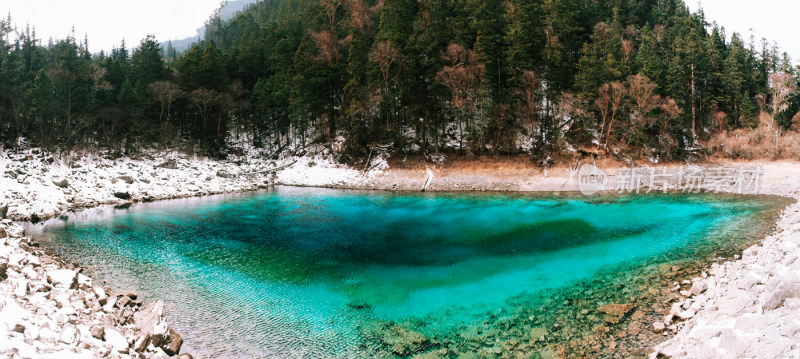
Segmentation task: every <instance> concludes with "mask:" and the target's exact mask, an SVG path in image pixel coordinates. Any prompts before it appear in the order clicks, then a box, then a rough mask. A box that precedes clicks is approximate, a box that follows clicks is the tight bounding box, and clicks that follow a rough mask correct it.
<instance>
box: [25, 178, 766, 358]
mask: <svg viewBox="0 0 800 359" xmlns="http://www.w3.org/2000/svg"><path fill="white" fill-rule="evenodd" d="M774 206H775V204H774V203H771V202H770V201H764V200H763V199H757V198H744V197H713V196H683V195H674V196H652V197H649V196H641V197H610V198H604V199H598V198H584V197H578V196H573V197H569V196H550V197H544V196H526V195H497V194H494V195H475V194H389V193H375V192H357V191H339V190H326V189H307V188H290V187H278V188H277V189H275V190H271V191H267V192H259V193H252V194H243V195H234V196H217V197H209V198H205V199H186V200H175V201H166V202H159V203H151V204H142V205H135V206H133V207H131V208H127V209H110V208H105V209H96V210H89V211H84V212H80V213H77V214H73V215H71V216H69V217H68V218H62V219H58V220H53V221H49V222H46V223H45V224H43V225H39V226H37V227H31V228H29V229H31V230H33V231H35V232H36V233H37V236H39V237H41V238H42V241H44V242H45V244H47V245H48V246H49V247H50V248H51V249H53V250H54V252H56V253H57V254H59V255H61V256H63V257H65V258H66V259H69V260H73V261H76V262H78V263H80V264H83V265H85V266H88V267H89V268H91V269H92V271H93V273H94V275H95V276H96V277H97V278H99V279H102V280H105V281H106V282H108V283H109V284H110V285H111V286H112V287H115V288H118V289H129V290H136V291H139V292H141V293H143V294H144V295H145V296H146V297H147V298H149V299H162V300H165V301H166V302H167V303H168V305H169V309H168V313H169V317H170V321H171V323H172V324H173V325H174V326H175V327H176V329H177V330H178V331H179V332H180V333H182V334H183V336H184V337H185V338H186V344H185V347H184V348H185V350H184V351H186V352H191V353H194V354H200V355H203V356H209V357H354V356H360V355H363V356H371V355H376V353H378V354H388V352H387V350H386V348H385V346H382V344H381V343H376V342H375V341H374V340H367V339H365V337H364V335H363V333H364V328H366V327H370V326H371V325H372V324H374V323H387V322H392V323H414V325H413V326H414V328H413V329H414V330H416V331H418V332H420V333H422V334H423V335H425V336H427V337H429V338H448V337H452V336H454V333H458V332H459V331H461V330H463V329H464V328H468V327H470V326H473V325H476V324H477V323H484V324H485V323H486V322H487V318H490V317H493V316H494V315H496V313H498V312H503V311H505V312H513V311H515V310H518V309H519V308H517V307H519V306H522V305H528V304H520V303H533V302H535V301H536V300H537V298H543V297H545V296H546V293H548V292H549V291H552V290H558V289H563V288H569V287H570V286H572V285H574V284H576V283H578V282H581V281H586V280H591V279H592V278H593V277H595V276H598V275H600V274H607V273H608V271H612V270H613V271H625V270H626V268H634V267H638V266H640V265H642V264H643V263H660V262H669V261H672V260H676V259H678V258H682V257H685V256H700V255H706V254H707V253H708V252H709V250H706V249H704V248H712V247H713V246H714V245H718V244H719V241H721V240H723V239H720V238H723V237H730V238H738V237H737V236H738V235H739V234H740V233H745V232H747V230H748V229H753V228H755V227H754V225H755V224H757V223H760V222H759V221H760V220H761V219H760V217H759V214H760V213H762V212H763V211H765V210H767V209H772V208H774ZM711 234H715V235H711ZM724 240H727V239H724ZM512 298H513V300H511V299H512ZM373 327H374V325H373Z"/></svg>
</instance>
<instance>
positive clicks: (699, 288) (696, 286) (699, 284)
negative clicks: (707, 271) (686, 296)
mask: <svg viewBox="0 0 800 359" xmlns="http://www.w3.org/2000/svg"><path fill="white" fill-rule="evenodd" d="M707 288H708V287H707V285H706V282H705V281H703V280H698V281H695V282H694V283H692V289H691V292H692V295H695V296H696V295H700V294H701V293H703V292H705V291H706V289H707Z"/></svg>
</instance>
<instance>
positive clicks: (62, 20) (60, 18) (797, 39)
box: [0, 0, 800, 63]
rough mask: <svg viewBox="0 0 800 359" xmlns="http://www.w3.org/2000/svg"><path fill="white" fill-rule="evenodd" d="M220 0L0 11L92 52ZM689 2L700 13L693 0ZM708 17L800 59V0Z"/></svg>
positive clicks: (745, 0)
mask: <svg viewBox="0 0 800 359" xmlns="http://www.w3.org/2000/svg"><path fill="white" fill-rule="evenodd" d="M220 3H221V0H0V13H2V14H6V13H8V12H9V11H11V16H12V18H13V20H14V22H15V23H16V24H17V25H18V26H19V27H20V28H24V27H25V24H31V25H34V26H35V27H36V31H37V35H38V37H39V38H41V39H42V40H44V41H45V42H46V41H47V39H48V38H50V37H53V38H63V37H64V36H66V35H68V34H69V33H70V31H71V28H72V26H73V25H75V33H76V36H77V37H78V38H79V39H83V36H84V34H88V35H89V47H90V50H91V51H93V52H97V51H99V50H101V49H103V50H108V49H110V48H111V47H112V46H113V45H119V44H120V42H121V40H122V38H125V40H126V43H127V44H128V45H129V46H135V45H136V44H138V43H139V41H140V40H141V39H142V38H144V37H145V36H146V35H148V34H155V35H156V37H157V38H158V39H159V40H161V41H166V40H169V39H182V38H185V37H189V36H193V35H194V34H195V30H196V29H197V28H198V27H200V26H202V24H203V23H204V22H205V20H206V19H208V17H209V16H210V15H211V13H212V12H213V11H214V9H216V8H217V7H218V6H219V4H220ZM686 3H687V5H689V7H690V8H691V9H692V10H693V11H696V10H697V9H698V8H699V6H698V2H697V1H695V0H688V1H687V2H686ZM702 6H703V8H704V9H705V12H706V17H707V18H708V19H709V21H717V23H719V24H720V25H722V26H725V28H726V29H727V33H728V36H730V34H731V33H732V32H733V31H737V32H740V33H742V35H743V37H744V38H745V40H746V41H747V40H748V39H749V37H750V35H749V34H750V29H751V28H752V29H754V30H755V33H756V38H757V39H760V38H762V37H766V38H768V39H769V40H770V41H772V40H776V41H778V45H779V46H780V47H781V49H782V50H784V51H786V52H788V53H789V54H790V55H791V56H792V59H794V60H795V61H794V62H795V63H797V60H798V59H800V31H795V28H794V25H795V21H797V20H796V18H797V10H800V4H798V2H797V0H759V1H752V0H705V1H703V2H702Z"/></svg>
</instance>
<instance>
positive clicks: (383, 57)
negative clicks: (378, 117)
mask: <svg viewBox="0 0 800 359" xmlns="http://www.w3.org/2000/svg"><path fill="white" fill-rule="evenodd" d="M369 59H370V61H372V62H373V63H375V64H376V65H378V69H380V71H381V79H382V80H383V86H382V88H381V98H382V99H383V98H385V97H386V96H387V95H388V93H389V83H390V82H391V81H394V80H395V79H396V78H397V75H398V74H399V72H397V71H392V67H393V66H394V65H395V64H397V63H398V62H399V60H400V51H399V50H398V49H397V47H395V46H394V45H392V43H391V41H389V40H386V41H382V42H379V43H377V44H375V47H374V48H373V49H372V52H371V53H370V54H369ZM385 117H386V130H389V129H390V124H389V116H385Z"/></svg>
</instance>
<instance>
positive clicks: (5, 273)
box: [0, 259, 8, 281]
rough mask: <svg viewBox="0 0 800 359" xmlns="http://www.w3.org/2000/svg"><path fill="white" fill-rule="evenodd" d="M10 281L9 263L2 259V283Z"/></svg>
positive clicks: (0, 269)
mask: <svg viewBox="0 0 800 359" xmlns="http://www.w3.org/2000/svg"><path fill="white" fill-rule="evenodd" d="M6 279H8V261H7V260H5V259H0V281H3V280H6Z"/></svg>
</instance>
